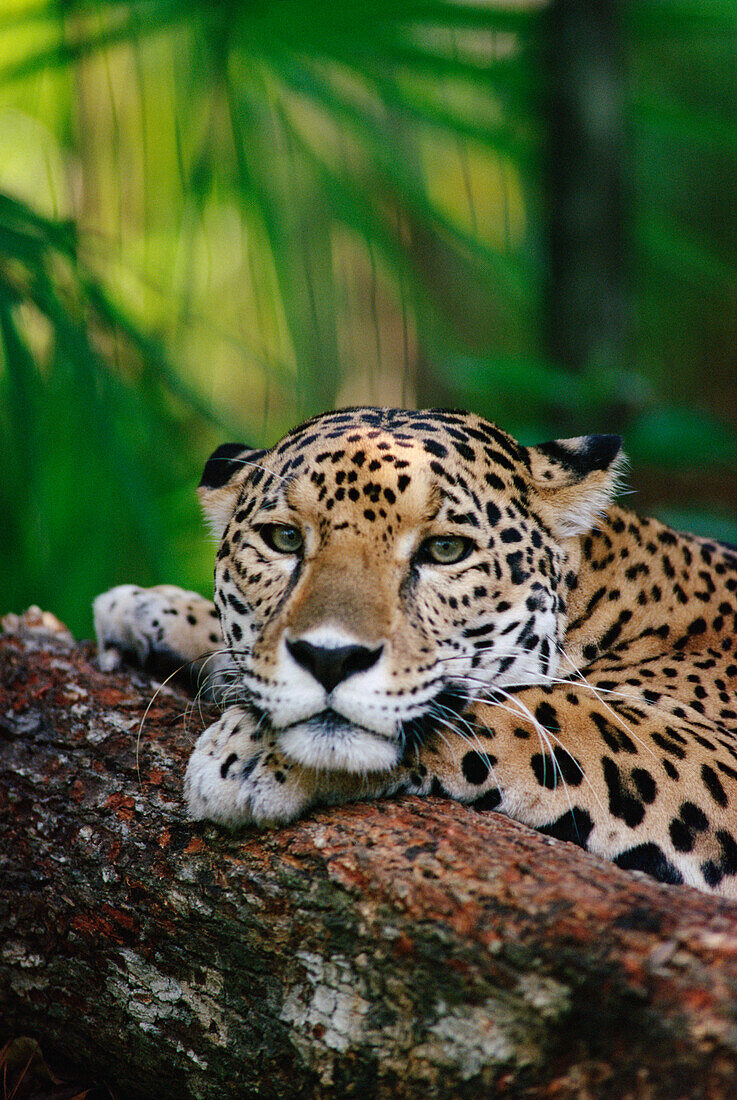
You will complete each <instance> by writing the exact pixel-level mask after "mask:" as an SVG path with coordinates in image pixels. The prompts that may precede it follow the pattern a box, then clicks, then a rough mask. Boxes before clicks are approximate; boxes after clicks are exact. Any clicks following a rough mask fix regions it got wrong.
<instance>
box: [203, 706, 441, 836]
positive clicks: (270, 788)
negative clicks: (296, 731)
mask: <svg viewBox="0 0 737 1100" xmlns="http://www.w3.org/2000/svg"><path fill="white" fill-rule="evenodd" d="M422 786H423V782H422V781H421V779H420V775H419V773H417V772H415V771H414V770H413V769H407V768H404V767H397V768H394V769H392V770H391V771H384V772H368V773H349V772H338V771H327V770H326V769H320V770H319V771H318V770H315V769H312V768H307V767H304V766H303V765H301V764H298V763H297V762H296V761H294V760H291V759H290V758H289V757H288V756H286V755H285V754H284V753H283V752H282V751H281V749H280V748H279V745H278V736H277V734H275V733H273V732H271V731H269V730H268V729H267V728H266V726H265V725H264V724H263V722H262V721H261V720H260V719H259V718H258V717H257V716H256V714H255V713H254V712H253V711H251V710H249V709H248V707H243V706H233V707H229V708H228V709H227V710H226V711H225V712H224V713H223V714H222V716H221V717H220V718H219V719H218V721H217V722H215V723H213V725H211V726H209V727H208V729H206V730H205V732H204V733H203V734H202V735H201V736H200V737H199V739H198V741H197V743H196V745H195V747H194V751H193V752H192V755H191V757H190V759H189V764H188V766H187V773H186V776H185V781H184V793H185V797H186V800H187V806H188V809H189V813H190V816H191V817H193V818H195V820H202V819H207V820H210V821H216V822H218V823H219V824H221V825H226V826H228V827H229V828H236V827H238V826H241V825H249V824H254V825H268V824H274V823H278V822H287V821H293V820H295V819H296V818H298V817H301V816H302V815H303V814H305V813H306V812H307V811H308V810H309V809H311V808H312V807H313V806H316V805H337V804H340V803H345V802H356V801H359V800H371V799H376V798H382V797H385V796H387V795H391V794H396V793H397V792H399V791H409V790H412V789H415V790H416V791H417V793H423V792H422V790H421V788H422Z"/></svg>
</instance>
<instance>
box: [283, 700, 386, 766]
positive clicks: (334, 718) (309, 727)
mask: <svg viewBox="0 0 737 1100" xmlns="http://www.w3.org/2000/svg"><path fill="white" fill-rule="evenodd" d="M279 748H280V749H281V750H282V752H283V753H284V754H285V755H286V756H288V757H290V758H291V759H292V760H294V761H296V762H297V763H298V764H302V765H303V766H304V767H307V768H314V769H325V770H328V771H344V772H377V771H379V772H383V771H388V770H389V769H390V768H393V767H395V766H396V764H397V763H398V761H399V756H400V751H401V749H400V745H399V743H398V742H397V741H396V740H395V739H394V738H388V737H385V736H383V735H382V734H380V733H377V732H376V731H375V730H369V729H366V728H365V727H364V726H359V725H357V724H356V723H355V722H351V721H349V720H348V719H347V718H344V717H343V715H342V714H338V712H337V711H334V710H333V709H332V708H331V707H326V709H325V710H322V711H320V713H319V714H314V715H312V717H311V718H307V719H303V720H302V721H299V722H295V723H293V724H292V725H291V726H287V727H286V728H285V729H283V730H281V731H280V732H279Z"/></svg>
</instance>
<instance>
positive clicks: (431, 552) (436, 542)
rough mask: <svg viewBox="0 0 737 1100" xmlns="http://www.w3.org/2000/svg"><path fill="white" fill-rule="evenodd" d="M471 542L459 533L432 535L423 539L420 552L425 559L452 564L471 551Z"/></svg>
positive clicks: (442, 563)
mask: <svg viewBox="0 0 737 1100" xmlns="http://www.w3.org/2000/svg"><path fill="white" fill-rule="evenodd" d="M472 547H473V543H472V542H471V540H470V539H464V538H462V536H461V535H433V537H432V538H430V539H425V541H424V542H423V544H422V546H421V547H420V554H421V555H422V558H423V559H424V560H425V561H434V562H435V563H436V564H437V565H453V564H454V563H455V562H457V561H462V560H463V559H464V558H465V557H466V556H467V555H468V554H470V553H471V548H472Z"/></svg>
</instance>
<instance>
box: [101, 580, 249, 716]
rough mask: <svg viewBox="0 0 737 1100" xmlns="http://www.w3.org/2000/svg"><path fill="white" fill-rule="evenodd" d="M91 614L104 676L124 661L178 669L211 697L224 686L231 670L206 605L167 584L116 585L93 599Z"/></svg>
mask: <svg viewBox="0 0 737 1100" xmlns="http://www.w3.org/2000/svg"><path fill="white" fill-rule="evenodd" d="M93 612H94V620H95V633H96V635H97V644H98V654H99V656H98V660H99V663H100V667H101V668H102V669H103V671H105V672H110V671H112V670H113V669H115V668H118V667H119V666H120V664H121V663H122V661H123V659H124V658H128V659H131V660H132V661H133V662H134V663H135V664H138V665H140V666H141V667H146V668H152V669H153V670H154V671H156V672H157V673H166V674H168V673H170V672H175V671H177V670H181V671H183V672H184V673H185V674H186V675H187V677H188V678H189V680H190V681H191V682H192V683H193V684H194V685H196V686H198V687H199V686H200V685H201V683H204V682H207V683H208V685H209V688H210V693H211V694H212V695H214V696H217V687H218V686H220V687H224V686H225V684H226V682H227V674H228V672H230V671H231V670H232V668H233V665H232V662H231V660H230V658H229V656H228V654H227V653H226V651H225V648H224V643H223V636H222V632H221V630H220V621H219V618H218V613H217V611H216V610H215V605H214V604H213V603H212V601H211V600H206V599H204V597H202V596H200V595H198V593H196V592H187V591H186V590H184V589H182V588H177V587H176V586H175V585H171V584H162V585H157V586H156V587H154V588H141V587H139V586H138V585H135V584H121V585H118V587H117V588H111V589H110V590H109V591H108V592H103V593H102V595H101V596H98V597H97V599H96V600H95V601H94V604H93Z"/></svg>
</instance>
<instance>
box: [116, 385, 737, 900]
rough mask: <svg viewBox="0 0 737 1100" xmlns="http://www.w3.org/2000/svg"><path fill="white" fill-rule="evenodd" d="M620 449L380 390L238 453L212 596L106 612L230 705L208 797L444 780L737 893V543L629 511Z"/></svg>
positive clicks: (169, 594) (558, 832)
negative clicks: (406, 402)
mask: <svg viewBox="0 0 737 1100" xmlns="http://www.w3.org/2000/svg"><path fill="white" fill-rule="evenodd" d="M621 448H622V441H621V439H620V438H619V437H618V436H615V435H586V436H580V437H576V438H572V439H560V440H556V441H553V442H548V443H543V444H541V445H538V446H531V447H527V446H523V445H522V444H520V443H518V442H516V441H515V440H514V439H513V438H512V437H511V436H510V435H508V434H507V433H505V432H504V431H502V430H500V429H499V428H497V427H496V426H495V425H493V424H492V423H490V422H489V421H488V420H486V419H484V418H482V417H480V416H476V415H473V414H471V413H466V412H460V411H455V410H444V409H431V410H422V411H409V410H404V409H385V408H369V407H367V408H353V409H341V410H338V411H333V412H327V413H324V414H322V415H320V416H317V417H314V418H313V419H311V420H308V421H307V422H306V423H304V424H301V425H300V426H298V427H296V428H294V429H293V430H292V431H290V432H289V433H288V434H287V435H286V436H285V438H284V439H282V440H281V441H280V442H278V443H277V444H276V445H275V446H273V447H271V448H269V449H252V448H249V447H247V446H245V445H243V444H225V445H223V446H221V447H219V448H218V449H217V450H216V451H215V453H214V454H213V455H212V456H211V458H210V459H209V461H208V462H207V465H206V466H205V470H204V474H203V477H202V481H201V485H200V488H199V494H200V497H201V501H202V505H203V508H204V512H205V514H206V517H207V518H208V520H209V523H210V525H211V527H212V530H213V533H214V534H215V536H216V538H217V539H218V542H219V547H218V550H217V560H216V566H215V584H214V595H215V600H214V604H213V603H212V602H210V601H209V600H206V599H204V598H203V597H201V596H199V595H197V594H196V593H192V592H186V591H183V590H181V589H179V588H175V587H173V586H169V585H163V586H159V587H155V588H150V589H145V588H141V587H138V586H136V585H120V586H118V587H117V588H114V589H112V590H111V591H109V592H107V593H105V594H103V595H101V596H99V597H98V598H97V599H96V601H95V604H94V616H95V627H96V632H97V637H98V642H99V652H100V660H101V663H102V665H103V667H105V668H112V667H114V666H115V665H116V664H118V663H119V662H120V660H121V659H123V658H124V657H125V656H126V655H128V654H132V655H133V656H134V657H135V658H136V660H137V661H138V662H140V663H145V662H146V661H149V660H151V659H157V660H162V659H163V660H166V661H168V662H169V663H173V664H175V665H183V664H186V665H187V666H188V667H189V668H190V669H191V670H193V672H194V673H195V674H196V675H198V676H199V677H200V678H202V679H204V680H206V681H207V682H208V684H209V685H210V690H211V691H212V693H213V694H214V695H215V696H219V698H220V700H221V703H222V713H221V716H220V717H219V718H218V720H217V721H215V722H214V723H213V724H212V725H211V726H209V728H207V729H206V730H205V732H204V733H202V735H201V736H200V737H199V739H198V740H197V743H196V745H195V747H194V751H193V752H192V755H191V758H190V760H189V764H188V767H187V772H186V778H185V796H186V800H187V804H188V807H189V812H190V814H191V816H192V817H193V818H195V819H210V820H212V821H215V822H219V823H221V824H223V825H225V826H229V827H237V826H241V825H244V824H249V823H253V824H257V825H263V824H266V823H276V822H285V821H290V820H292V819H294V818H297V817H298V816H300V815H302V814H304V813H306V812H307V811H308V810H309V809H310V807H312V806H314V805H317V804H335V803H341V802H346V801H350V800H357V799H366V798H378V797H385V796H390V795H394V794H397V793H399V792H411V793H414V794H417V795H430V794H432V795H441V796H445V797H449V798H453V799H458V800H460V801H462V802H465V803H468V804H469V805H470V806H472V807H474V808H475V810H477V811H482V812H488V811H497V812H500V813H504V814H507V815H509V816H510V817H513V818H515V819H516V820H518V821H520V822H523V823H525V824H527V825H529V826H532V827H534V828H535V829H538V830H540V831H541V832H543V833H546V834H548V835H550V836H553V837H557V838H560V839H564V840H568V841H572V842H574V843H576V844H578V845H580V846H581V847H583V848H585V849H587V850H588V851H590V852H594V853H597V854H599V855H600V856H603V857H605V858H607V859H609V860H612V861H614V863H616V864H618V865H619V866H620V867H623V868H629V869H633V870H640V871H645V872H647V873H649V874H650V875H652V876H654V877H655V878H657V879H659V880H661V881H662V882H666V883H672V884H678V883H685V884H689V885H691V886H694V887H697V888H699V889H701V890H706V891H712V892H715V893H717V894H722V895H726V896H731V897H737V654H736V652H735V650H736V648H737V645H736V642H735V638H736V635H737V554H736V553H735V551H734V550H733V549H730V548H729V547H727V546H725V545H722V544H720V543H718V542H716V541H715V540H712V539H706V538H700V537H696V536H693V535H687V534H680V533H678V532H676V531H673V530H671V529H670V528H669V527H667V526H665V525H664V524H663V523H660V522H658V521H657V520H655V519H648V518H642V517H640V516H639V515H636V514H635V513H633V512H631V511H628V510H626V509H623V508H621V507H619V506H618V505H616V504H615V503H614V499H615V497H616V494H617V490H618V487H619V481H620V479H621V475H622V471H623V468H624V465H625V460H624V457H623V454H622V449H621Z"/></svg>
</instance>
